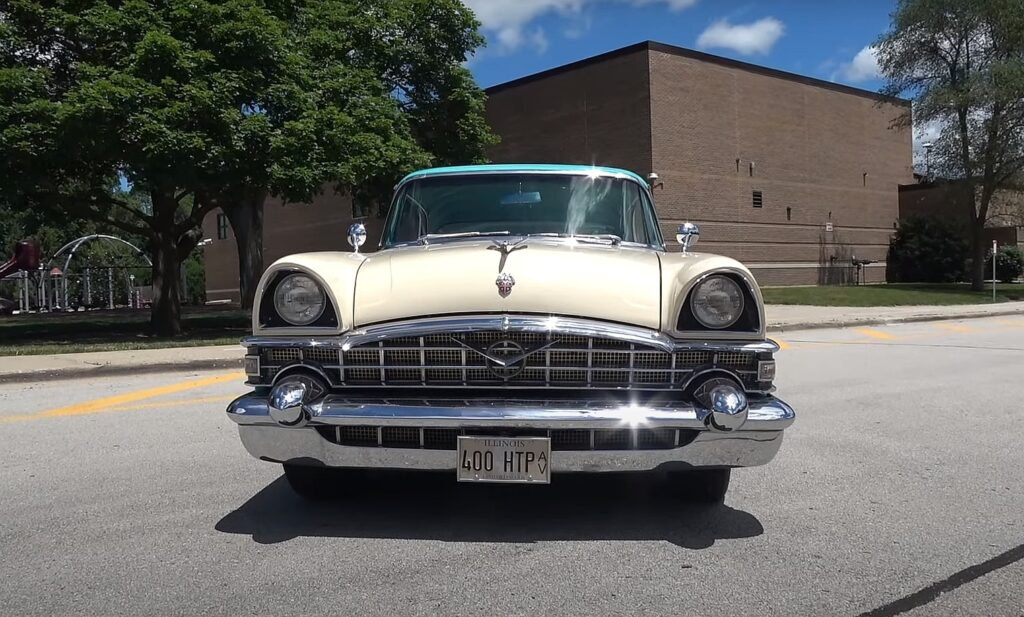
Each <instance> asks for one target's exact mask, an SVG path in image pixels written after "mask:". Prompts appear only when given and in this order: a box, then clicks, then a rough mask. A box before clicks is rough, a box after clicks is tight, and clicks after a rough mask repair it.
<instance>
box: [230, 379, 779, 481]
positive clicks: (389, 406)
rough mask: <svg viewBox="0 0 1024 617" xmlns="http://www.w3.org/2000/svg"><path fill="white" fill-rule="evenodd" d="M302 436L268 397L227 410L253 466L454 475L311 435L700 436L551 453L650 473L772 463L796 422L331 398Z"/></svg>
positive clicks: (558, 459) (413, 457) (554, 405)
mask: <svg viewBox="0 0 1024 617" xmlns="http://www.w3.org/2000/svg"><path fill="white" fill-rule="evenodd" d="M309 411H310V415H311V417H310V421H309V423H308V424H307V425H306V426H304V427H302V428H291V427H283V426H280V425H279V424H277V423H276V422H275V421H274V420H273V419H272V418H271V417H270V409H269V406H268V403H267V399H266V397H264V396H258V395H255V394H249V395H246V396H242V397H240V398H238V399H236V400H235V401H234V402H232V403H231V405H229V406H228V410H227V412H228V417H230V418H231V419H232V420H234V421H235V422H236V423H238V425H239V434H240V436H241V439H242V443H243V445H244V446H245V448H246V450H248V451H249V453H250V454H252V455H253V456H255V457H256V458H259V459H262V460H267V461H273V462H279V463H293V464H306V465H326V466H330V467H359V468H378V469H433V470H454V469H456V454H455V452H454V451H451V450H427V449H415V448H412V449H410V448H388V447H362V446H348V445H337V444H334V443H331V442H330V441H328V440H327V439H324V438H323V437H322V436H321V435H320V433H319V432H317V430H316V427H317V426H324V425H328V426H367V425H369V426H410V427H433V428H474V429H488V428H494V429H510V428H519V429H523V428H529V429H553V430H557V429H569V428H590V429H600V428H630V427H632V428H678V429H695V430H699V431H700V433H699V434H698V435H697V437H696V438H695V439H694V440H693V441H692V442H690V443H688V444H686V445H683V446H680V447H676V448H671V449H665V450H583V451H575V450H562V451H557V452H554V453H552V461H551V464H552V469H553V470H554V471H556V472H557V471H563V472H564V471H649V470H655V469H671V468H679V469H687V468H700V467H752V466H756V465H764V464H765V463H768V462H769V461H771V460H772V458H773V457H774V456H775V454H776V452H778V450H779V446H780V445H781V444H782V432H783V429H785V428H786V427H788V426H789V425H790V424H792V422H793V419H794V417H795V414H794V412H793V409H792V408H791V407H789V406H788V405H787V404H785V403H784V402H782V401H780V400H778V399H776V398H773V397H765V398H762V399H758V400H752V401H750V408H749V413H748V416H747V419H746V421H745V422H744V423H743V424H742V426H740V427H739V429H738V430H735V431H732V432H716V431H711V430H709V429H708V428H707V426H706V424H705V420H706V415H707V413H708V412H707V411H706V410H703V409H700V408H696V407H694V406H691V405H688V404H685V403H679V402H673V403H672V404H669V403H665V404H645V405H623V404H622V403H620V402H615V401H609V402H607V403H602V402H598V401H587V402H586V403H579V402H568V401H520V402H513V401H486V400H473V401H443V402H442V401H423V400H420V401H415V400H402V399H398V400H394V399H388V400H372V401H371V400H365V401H360V400H357V399H348V398H341V397H338V396H328V397H326V398H324V399H323V400H322V401H319V402H317V403H316V404H313V405H310V406H309Z"/></svg>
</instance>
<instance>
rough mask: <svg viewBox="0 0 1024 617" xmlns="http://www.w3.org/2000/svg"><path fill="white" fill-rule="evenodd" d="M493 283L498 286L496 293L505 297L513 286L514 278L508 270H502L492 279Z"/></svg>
mask: <svg viewBox="0 0 1024 617" xmlns="http://www.w3.org/2000/svg"><path fill="white" fill-rule="evenodd" d="M494 284H495V285H497V286H498V295H499V296H501V297H502V298H507V297H508V295H509V294H510V293H512V287H513V286H515V284H516V279H515V278H513V276H512V275H511V274H509V273H508V272H502V273H501V274H499V275H498V278H496V279H494Z"/></svg>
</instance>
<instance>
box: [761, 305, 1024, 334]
mask: <svg viewBox="0 0 1024 617" xmlns="http://www.w3.org/2000/svg"><path fill="white" fill-rule="evenodd" d="M1010 315H1024V309H1022V308H1019V307H1018V308H1013V309H1006V310H1003V311H985V312H977V313H960V314H953V315H908V316H906V317H879V318H865V319H847V320H844V321H815V322H803V323H802V322H794V323H785V324H771V323H769V324H768V328H767V331H768V332H770V333H771V332H792V331H794V330H827V329H829V328H853V327H856V326H884V325H888V324H895V323H920V322H925V321H954V320H957V319H982V318H985V317H1007V316H1010Z"/></svg>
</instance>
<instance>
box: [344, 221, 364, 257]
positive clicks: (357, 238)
mask: <svg viewBox="0 0 1024 617" xmlns="http://www.w3.org/2000/svg"><path fill="white" fill-rule="evenodd" d="M365 242H366V225H363V224H362V223H352V224H351V225H349V226H348V243H349V244H351V245H352V250H353V251H355V252H356V253H358V252H359V247H361V246H362V245H363V244H364V243H365Z"/></svg>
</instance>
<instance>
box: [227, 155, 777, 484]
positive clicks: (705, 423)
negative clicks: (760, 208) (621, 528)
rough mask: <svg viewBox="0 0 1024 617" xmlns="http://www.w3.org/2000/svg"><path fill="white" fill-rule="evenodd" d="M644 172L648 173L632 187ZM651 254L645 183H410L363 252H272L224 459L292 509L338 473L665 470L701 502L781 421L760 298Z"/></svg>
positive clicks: (713, 263)
mask: <svg viewBox="0 0 1024 617" xmlns="http://www.w3.org/2000/svg"><path fill="white" fill-rule="evenodd" d="M652 176H653V174H652ZM698 234H699V230H698V229H697V227H696V226H695V225H693V224H689V223H687V224H684V225H682V226H680V227H679V231H678V234H677V236H676V240H677V241H678V242H679V244H680V245H681V246H680V247H679V249H677V250H672V251H670V250H669V249H668V248H667V247H666V245H665V242H664V240H663V238H662V233H661V231H660V229H659V226H658V221H657V219H656V217H655V210H654V206H653V197H652V189H651V186H650V183H649V182H647V181H645V180H644V179H643V178H641V177H640V176H638V175H636V174H634V173H632V172H629V171H624V170H620V169H611V168H602V167H587V166H571V165H483V166H469V167H449V168H438V169H427V170H423V171H418V172H415V173H412V174H410V175H409V176H407V177H406V178H404V179H403V180H402V181H401V182H400V183H399V184H398V185H397V186H396V188H395V194H394V198H393V201H392V203H391V207H390V210H389V213H388V216H387V218H386V220H385V222H384V231H383V233H382V237H381V240H380V247H379V250H377V251H375V252H372V253H365V252H360V247H361V245H363V243H364V242H365V240H366V229H365V228H364V227H363V226H362V225H361V224H358V223H357V224H355V225H353V226H352V228H351V229H350V230H349V238H348V240H349V242H350V244H351V245H352V247H353V252H318V253H302V254H296V255H291V256H289V257H285V258H283V259H281V260H279V261H277V262H276V263H274V264H273V265H271V266H270V267H269V268H268V269H267V271H266V273H265V274H264V275H263V277H262V279H261V281H260V284H259V287H258V289H257V294H256V298H257V301H256V306H255V308H254V311H253V318H252V328H253V335H252V336H251V337H248V338H246V339H244V340H243V342H242V344H243V345H244V346H245V347H246V349H247V354H246V356H245V370H246V374H247V384H248V385H249V386H251V387H252V388H253V390H252V391H251V392H250V393H248V394H245V395H244V396H241V397H240V398H238V399H237V400H235V401H234V402H232V403H231V405H230V406H229V407H228V410H227V412H228V415H229V417H230V418H231V419H232V420H234V421H235V422H236V423H237V424H238V427H239V433H240V436H241V440H242V443H243V444H244V446H245V448H246V449H247V450H248V451H249V453H251V454H252V455H253V456H255V457H257V458H259V459H262V460H264V461H270V462H274V463H280V464H282V465H283V466H284V473H285V476H286V477H287V479H288V482H289V484H290V485H291V486H292V488H293V489H294V490H295V491H296V492H297V493H299V494H300V495H302V496H305V497H309V498H318V497H323V496H324V495H328V494H332V493H333V492H335V491H337V490H338V484H339V483H341V482H344V475H343V474H339V473H337V470H338V468H350V469H351V468H360V469H399V470H448V471H449V472H451V473H453V477H454V479H457V480H459V481H466V482H513V483H515V482H518V483H541V484H543V483H549V482H551V481H552V477H553V476H557V475H558V474H560V473H563V472H625V471H658V472H666V476H667V477H668V478H670V479H671V481H672V482H675V483H677V486H678V487H679V490H681V491H682V492H684V493H685V494H686V495H688V496H689V497H690V498H692V499H694V500H698V501H710V502H715V501H720V500H722V499H723V498H724V495H725V493H726V490H727V489H728V486H729V479H730V472H731V470H732V469H733V468H736V467H747V466H753V465H762V464H765V463H768V462H769V461H770V460H772V458H773V457H774V456H775V454H776V452H778V450H779V446H780V445H781V443H782V435H783V431H784V429H785V428H786V427H787V426H789V425H790V424H791V423H792V422H793V419H794V413H793V410H792V408H790V407H789V406H788V405H787V404H785V403H784V402H782V401H781V400H779V399H778V398H775V397H774V396H773V394H772V393H773V391H774V386H773V381H774V378H775V360H774V354H775V353H776V352H777V351H778V349H779V347H778V346H777V345H776V344H775V343H774V342H773V341H771V340H767V339H766V338H765V318H764V307H763V302H762V299H761V293H760V291H759V289H758V286H757V285H756V283H755V281H754V277H753V276H752V275H751V274H750V271H749V270H748V269H747V268H745V267H744V266H743V265H742V264H740V263H738V262H737V261H735V260H733V259H729V258H726V257H722V256H717V255H710V254H698V253H695V252H692V251H691V250H690V248H691V247H692V246H693V244H694V242H695V241H696V240H697V238H698Z"/></svg>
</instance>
